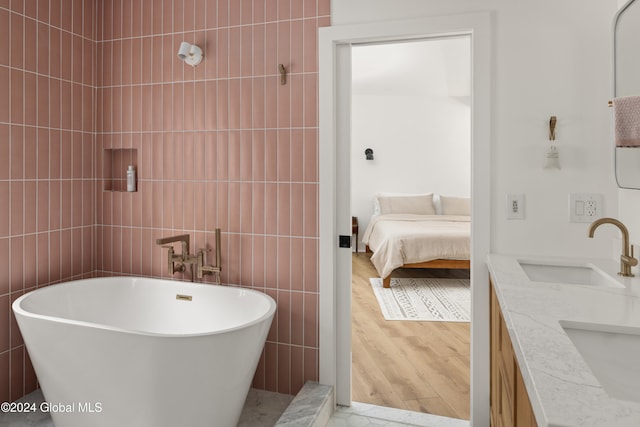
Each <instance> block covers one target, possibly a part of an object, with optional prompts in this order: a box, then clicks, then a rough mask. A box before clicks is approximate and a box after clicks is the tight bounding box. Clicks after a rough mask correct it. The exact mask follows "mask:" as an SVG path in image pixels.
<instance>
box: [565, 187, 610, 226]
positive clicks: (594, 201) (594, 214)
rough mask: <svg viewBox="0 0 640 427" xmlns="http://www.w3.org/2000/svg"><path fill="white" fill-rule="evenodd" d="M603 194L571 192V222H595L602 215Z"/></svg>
mask: <svg viewBox="0 0 640 427" xmlns="http://www.w3.org/2000/svg"><path fill="white" fill-rule="evenodd" d="M602 203H603V196H602V194H592V193H571V194H570V195H569V222H593V221H595V220H596V219H598V218H601V217H602V207H603V205H602Z"/></svg>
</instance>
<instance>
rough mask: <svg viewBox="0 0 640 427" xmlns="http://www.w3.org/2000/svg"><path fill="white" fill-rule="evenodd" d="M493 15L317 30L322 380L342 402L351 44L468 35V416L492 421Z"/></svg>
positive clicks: (347, 384) (347, 342)
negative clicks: (342, 242)
mask: <svg viewBox="0 0 640 427" xmlns="http://www.w3.org/2000/svg"><path fill="white" fill-rule="evenodd" d="M490 23H491V18H490V14H489V13H474V14H465V15H455V16H443V17H433V18H423V19H416V20H410V21H393V22H382V23H370V24H358V25H344V26H337V27H326V28H321V29H320V30H319V94H320V99H319V117H320V131H319V133H320V135H319V141H320V143H319V163H320V168H319V175H320V189H319V203H320V206H322V209H321V210H320V216H319V227H320V231H319V236H320V239H319V261H320V271H319V274H320V278H319V279H320V282H319V283H320V318H319V341H320V349H319V374H320V378H319V379H320V382H321V383H323V384H329V385H333V386H334V387H335V400H336V403H337V404H339V405H350V404H351V351H350V349H351V332H350V329H351V328H350V322H351V294H350V291H351V287H350V285H349V281H350V278H351V249H350V248H340V247H339V245H338V240H339V239H338V235H346V236H349V234H350V230H351V215H350V213H349V211H350V203H349V188H350V187H349V183H350V175H349V173H350V163H349V162H350V153H349V150H350V144H349V143H348V141H349V135H350V117H349V116H350V114H349V111H350V106H349V99H350V96H346V97H345V96H344V94H349V93H350V92H349V90H350V88H349V86H350V84H349V79H350V70H349V64H350V63H351V62H350V49H349V47H350V45H351V44H353V43H363V42H381V41H392V40H407V39H411V38H418V39H424V38H429V37H442V36H446V35H462V34H469V35H471V50H472V69H473V78H472V96H471V104H472V110H473V116H472V131H471V135H472V148H471V159H472V180H471V182H472V184H471V197H472V200H473V202H472V206H471V211H472V215H471V216H472V223H471V235H472V254H473V257H472V259H471V280H472V295H471V298H472V325H473V327H472V330H471V422H472V424H474V425H488V422H489V373H488V371H489V369H488V367H489V349H488V342H489V322H488V317H489V315H488V306H489V305H488V304H489V287H488V285H489V284H488V271H487V267H486V264H485V257H486V255H487V254H488V253H489V246H490V245H489V242H490V238H489V236H490V173H489V170H490V159H491V148H490V147H491V145H490V137H489V136H490V116H491V115H490V110H491V102H490V93H491V78H490V70H491V49H490V46H491V25H490Z"/></svg>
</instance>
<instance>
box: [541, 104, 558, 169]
mask: <svg viewBox="0 0 640 427" xmlns="http://www.w3.org/2000/svg"><path fill="white" fill-rule="evenodd" d="M557 123H558V118H557V117H556V116H551V118H550V119H549V141H555V140H556V124H557ZM544 168H545V169H560V154H559V153H558V149H557V148H556V146H555V145H553V143H552V145H550V146H549V150H547V155H546V158H545V161H544Z"/></svg>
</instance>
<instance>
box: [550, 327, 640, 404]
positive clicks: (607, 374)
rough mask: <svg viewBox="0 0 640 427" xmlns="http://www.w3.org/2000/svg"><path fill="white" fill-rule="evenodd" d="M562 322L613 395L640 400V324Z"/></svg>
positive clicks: (585, 358) (592, 369)
mask: <svg viewBox="0 0 640 427" xmlns="http://www.w3.org/2000/svg"><path fill="white" fill-rule="evenodd" d="M560 325H561V326H562V328H563V329H564V331H565V332H566V334H567V335H568V336H569V338H571V341H573V344H574V345H575V346H576V348H577V349H578V352H580V354H581V355H582V357H583V359H584V360H585V362H587V365H588V366H589V368H591V371H592V372H593V375H594V376H595V377H596V379H597V380H598V381H599V382H600V384H601V385H602V388H604V390H605V392H607V394H608V395H609V396H611V397H613V398H616V399H622V400H629V401H633V402H640V363H639V361H638V355H640V328H634V327H628V326H612V325H601V324H596V323H583V322H573V321H566V320H561V321H560Z"/></svg>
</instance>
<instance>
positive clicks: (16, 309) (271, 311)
mask: <svg viewBox="0 0 640 427" xmlns="http://www.w3.org/2000/svg"><path fill="white" fill-rule="evenodd" d="M113 279H116V280H117V279H147V280H153V281H158V282H171V283H176V284H185V285H199V286H214V287H216V288H231V289H237V290H238V291H246V292H251V293H254V294H259V295H260V296H262V297H265V298H266V299H267V302H268V303H269V308H268V310H267V311H266V312H265V313H264V314H263V315H262V316H260V317H258V318H256V319H253V320H251V321H250V322H246V323H242V324H240V325H237V326H233V327H230V328H225V329H219V330H216V331H209V332H200V333H193V334H165V333H158V332H148V331H140V330H136V329H126V328H121V327H116V326H108V325H103V324H100V323H94V322H86V321H82V320H72V319H66V318H64V317H55V316H48V315H44V314H37V313H32V312H30V311H26V310H25V309H23V308H22V307H21V306H20V304H21V303H22V301H23V300H25V299H26V298H27V297H28V296H29V295H30V294H32V293H34V292H38V291H40V290H45V289H50V288H52V287H62V286H65V285H68V284H77V283H79V282H84V281H107V280H113ZM11 309H12V310H13V313H14V315H15V316H16V318H17V315H18V314H20V315H22V316H24V317H28V318H33V319H40V320H46V321H51V322H55V323H64V324H68V325H75V326H83V327H90V328H96V329H102V330H106V331H113V332H119V333H125V334H133V335H139V336H148V337H156V338H190V337H205V336H209V335H220V334H224V333H229V332H233V331H237V330H241V329H246V328H250V327H251V326H254V325H257V324H260V323H262V322H264V321H265V320H267V319H269V318H270V317H273V316H275V312H276V309H277V303H276V301H275V300H274V299H273V298H272V297H271V296H270V295H268V294H267V293H266V292H261V291H259V290H256V289H251V288H243V287H240V286H230V285H215V284H209V283H198V282H195V283H194V282H186V281H180V280H170V279H164V278H154V277H144V276H109V277H93V278H88V279H77V280H69V281H67V282H61V283H56V284H54V285H48V286H44V287H41V288H37V289H34V290H32V291H29V292H27V293H26V294H24V295H21V296H20V297H18V298H17V299H16V300H15V301H14V302H13V303H12V304H11Z"/></svg>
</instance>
